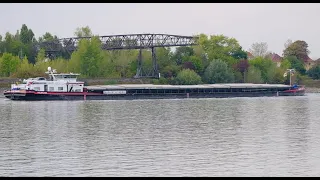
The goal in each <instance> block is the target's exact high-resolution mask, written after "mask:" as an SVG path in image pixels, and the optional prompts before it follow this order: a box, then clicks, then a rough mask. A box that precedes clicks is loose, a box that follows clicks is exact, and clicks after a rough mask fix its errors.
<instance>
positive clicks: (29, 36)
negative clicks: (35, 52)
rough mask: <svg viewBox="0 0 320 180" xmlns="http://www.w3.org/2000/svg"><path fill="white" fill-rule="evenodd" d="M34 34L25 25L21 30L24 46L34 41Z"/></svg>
mask: <svg viewBox="0 0 320 180" xmlns="http://www.w3.org/2000/svg"><path fill="white" fill-rule="evenodd" d="M33 38H34V33H33V32H32V30H31V29H28V27H27V25H25V24H23V25H22V27H21V30H20V40H21V42H22V43H23V44H29V43H31V42H32V41H33Z"/></svg>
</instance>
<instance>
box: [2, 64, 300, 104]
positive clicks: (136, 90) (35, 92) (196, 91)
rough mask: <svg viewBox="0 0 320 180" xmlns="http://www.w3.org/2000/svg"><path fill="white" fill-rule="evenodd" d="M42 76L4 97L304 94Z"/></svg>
mask: <svg viewBox="0 0 320 180" xmlns="http://www.w3.org/2000/svg"><path fill="white" fill-rule="evenodd" d="M46 73H47V74H48V75H49V79H48V80H47V79H46V78H44V77H38V78H29V79H27V80H24V81H23V82H22V83H20V84H19V83H17V84H12V85H11V90H8V91H5V92H4V96H5V97H6V98H8V99H11V100H26V101H33V100H133V99H183V98H228V97H259V96H303V95H304V94H305V88H304V87H303V86H289V85H282V84H250V83H246V84H244V83H239V84H236V83H230V84H202V85H153V84H119V85H99V86H85V85H84V82H80V81H77V76H78V75H79V74H73V73H69V74H65V73H60V74H58V73H56V70H51V68H50V67H49V68H48V71H47V72H46Z"/></svg>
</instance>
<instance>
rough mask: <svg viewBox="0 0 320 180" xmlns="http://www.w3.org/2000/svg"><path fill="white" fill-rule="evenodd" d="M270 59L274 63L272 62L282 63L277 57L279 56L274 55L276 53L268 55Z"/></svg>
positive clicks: (280, 58)
mask: <svg viewBox="0 0 320 180" xmlns="http://www.w3.org/2000/svg"><path fill="white" fill-rule="evenodd" d="M270 58H271V60H272V61H274V62H281V61H282V57H281V56H279V55H278V54H276V53H272V54H270Z"/></svg>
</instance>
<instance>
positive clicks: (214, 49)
mask: <svg viewBox="0 0 320 180" xmlns="http://www.w3.org/2000/svg"><path fill="white" fill-rule="evenodd" d="M199 45H200V46H202V48H203V49H204V50H205V52H206V53H207V54H208V57H209V59H221V60H223V61H225V62H227V63H228V65H233V64H235V63H237V59H242V58H246V55H244V53H243V52H241V51H242V48H241V46H240V45H239V43H238V41H237V40H236V39H235V38H229V37H227V36H224V35H213V36H210V38H208V36H206V35H203V34H201V35H200V38H199Z"/></svg>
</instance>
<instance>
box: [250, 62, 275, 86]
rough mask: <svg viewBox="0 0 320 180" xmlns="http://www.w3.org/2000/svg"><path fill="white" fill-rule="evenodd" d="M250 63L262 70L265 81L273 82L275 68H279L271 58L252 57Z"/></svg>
mask: <svg viewBox="0 0 320 180" xmlns="http://www.w3.org/2000/svg"><path fill="white" fill-rule="evenodd" d="M249 64H250V66H254V67H256V68H258V69H259V70H260V72H261V77H262V80H263V82H266V83H271V82H273V78H274V73H275V69H276V68H277V65H276V63H274V62H273V61H272V60H271V59H269V58H263V57H256V58H254V59H251V60H250V61H249Z"/></svg>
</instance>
